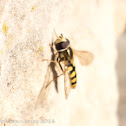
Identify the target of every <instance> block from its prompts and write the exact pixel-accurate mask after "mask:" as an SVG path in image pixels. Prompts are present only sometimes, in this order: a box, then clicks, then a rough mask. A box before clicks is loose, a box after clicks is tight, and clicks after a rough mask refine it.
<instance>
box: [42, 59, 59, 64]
mask: <svg viewBox="0 0 126 126" xmlns="http://www.w3.org/2000/svg"><path fill="white" fill-rule="evenodd" d="M42 61H49V62H51V63H55V64H57V62H56V61H54V60H50V59H42Z"/></svg>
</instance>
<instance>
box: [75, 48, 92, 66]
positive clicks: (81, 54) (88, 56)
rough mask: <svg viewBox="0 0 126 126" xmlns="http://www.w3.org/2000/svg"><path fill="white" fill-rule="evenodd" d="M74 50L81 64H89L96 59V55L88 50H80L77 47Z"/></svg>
mask: <svg viewBox="0 0 126 126" xmlns="http://www.w3.org/2000/svg"><path fill="white" fill-rule="evenodd" d="M72 50H73V52H74V54H75V55H76V56H77V57H78V59H79V61H80V64H81V65H88V64H90V63H91V62H92V61H93V59H94V55H93V54H92V53H90V52H88V51H78V50H75V49H72Z"/></svg>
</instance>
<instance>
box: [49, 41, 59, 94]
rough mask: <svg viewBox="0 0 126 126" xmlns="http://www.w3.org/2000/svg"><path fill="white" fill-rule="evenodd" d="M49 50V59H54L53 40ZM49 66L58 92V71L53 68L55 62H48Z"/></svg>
mask: <svg viewBox="0 0 126 126" xmlns="http://www.w3.org/2000/svg"><path fill="white" fill-rule="evenodd" d="M51 52H52V57H51V60H52V61H55V59H56V55H55V53H54V49H53V42H52V44H51ZM49 67H50V68H51V71H52V73H53V81H54V84H55V89H56V91H57V92H58V81H57V78H58V77H57V76H58V73H57V71H56V69H55V67H56V64H55V63H54V62H50V64H49Z"/></svg>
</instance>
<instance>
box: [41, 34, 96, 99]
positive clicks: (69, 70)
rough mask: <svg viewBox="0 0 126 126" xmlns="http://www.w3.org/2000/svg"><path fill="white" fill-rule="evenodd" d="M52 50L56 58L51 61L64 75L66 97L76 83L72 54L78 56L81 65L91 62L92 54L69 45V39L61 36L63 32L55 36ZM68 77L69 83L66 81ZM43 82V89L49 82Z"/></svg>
mask: <svg viewBox="0 0 126 126" xmlns="http://www.w3.org/2000/svg"><path fill="white" fill-rule="evenodd" d="M52 48H53V50H54V51H55V56H56V60H55V61H51V60H50V61H51V62H54V63H56V64H58V66H59V67H60V69H61V71H62V74H60V75H59V76H61V75H64V90H65V97H66V99H67V98H68V96H69V93H70V89H71V88H75V87H76V84H77V73H76V67H75V65H74V55H76V56H77V57H78V58H79V61H80V64H81V65H88V64H90V63H91V62H92V60H93V58H94V56H93V54H92V53H90V52H88V51H77V50H75V49H73V48H71V46H70V41H69V40H68V39H67V38H64V37H63V34H61V35H60V36H57V39H56V40H55V42H53V45H52ZM59 76H57V77H55V78H54V79H53V80H52V81H54V80H55V79H57V78H58V77H59ZM68 79H69V83H67V81H68ZM52 81H50V82H49V83H45V85H44V86H43V89H42V91H43V90H45V89H46V88H47V87H48V86H49V85H50V83H51V82H52Z"/></svg>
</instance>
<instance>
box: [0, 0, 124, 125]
mask: <svg viewBox="0 0 126 126" xmlns="http://www.w3.org/2000/svg"><path fill="white" fill-rule="evenodd" d="M119 3H120V2H119ZM121 3H122V1H121ZM122 5H124V3H123V4H121V6H118V3H117V1H114V0H109V1H106V0H97V1H94V0H91V1H88V0H79V1H76V0H69V1H66V0H60V1H59V0H48V1H47V0H40V1H36V0H32V1H30V0H27V1H23V0H22V1H21V0H16V1H13V0H8V1H4V0H2V1H1V2H0V65H1V69H0V70H1V71H0V113H1V114H0V119H1V120H10V121H11V120H14V121H15V120H17V121H19V122H17V123H16V124H14V123H11V124H9V123H7V122H5V123H6V126H8V125H9V126H13V125H19V126H22V125H24V123H23V122H24V120H31V121H32V120H33V119H36V120H39V119H47V120H49V119H54V120H55V122H54V123H51V125H55V126H59V125H60V126H76V125H79V126H83V125H86V126H117V125H118V119H117V104H118V89H117V77H116V69H115V65H116V60H117V48H116V38H117V37H118V36H119V34H120V33H121V32H122V31H123V29H124V24H125V22H124V20H125V18H124V17H125V16H124V14H123V13H122V11H120V10H122V9H120V8H124V6H122ZM115 15H116V16H115ZM122 17H123V18H122ZM122 19H123V20H122ZM115 26H116V27H115ZM54 29H55V30H56V32H57V34H60V33H63V34H64V36H65V37H67V38H69V39H70V40H71V46H72V47H73V48H75V49H78V50H88V51H90V52H92V53H93V54H94V57H95V59H94V61H93V62H92V64H91V65H89V66H84V67H83V66H81V65H80V64H79V61H78V59H77V58H75V64H76V67H77V73H78V84H77V88H76V89H75V90H71V94H70V96H69V98H68V100H65V97H64V87H63V85H64V78H63V76H62V77H60V78H59V79H58V80H57V81H58V89H59V90H58V91H59V92H58V93H57V92H56V89H55V86H54V83H52V84H51V85H50V87H49V88H48V89H47V90H43V92H42V93H41V94H40V96H41V99H40V100H39V101H38V102H37V103H38V104H37V107H36V109H35V105H36V101H37V99H38V96H39V93H40V91H41V88H42V87H43V85H44V83H45V82H46V81H49V80H51V79H52V75H53V74H54V73H52V74H51V72H50V71H48V64H49V62H42V60H41V59H43V58H47V59H50V58H51V54H52V52H51V50H50V46H49V43H52V41H54V40H55V38H56V37H55V34H54ZM56 73H57V74H59V73H60V71H59V70H58V69H56ZM45 75H49V77H48V78H45ZM45 79H46V80H45ZM2 125H3V124H1V126H2ZM25 125H27V126H30V125H31V126H33V125H37V124H33V123H25ZM45 125H50V124H49V123H46V124H45Z"/></svg>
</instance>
